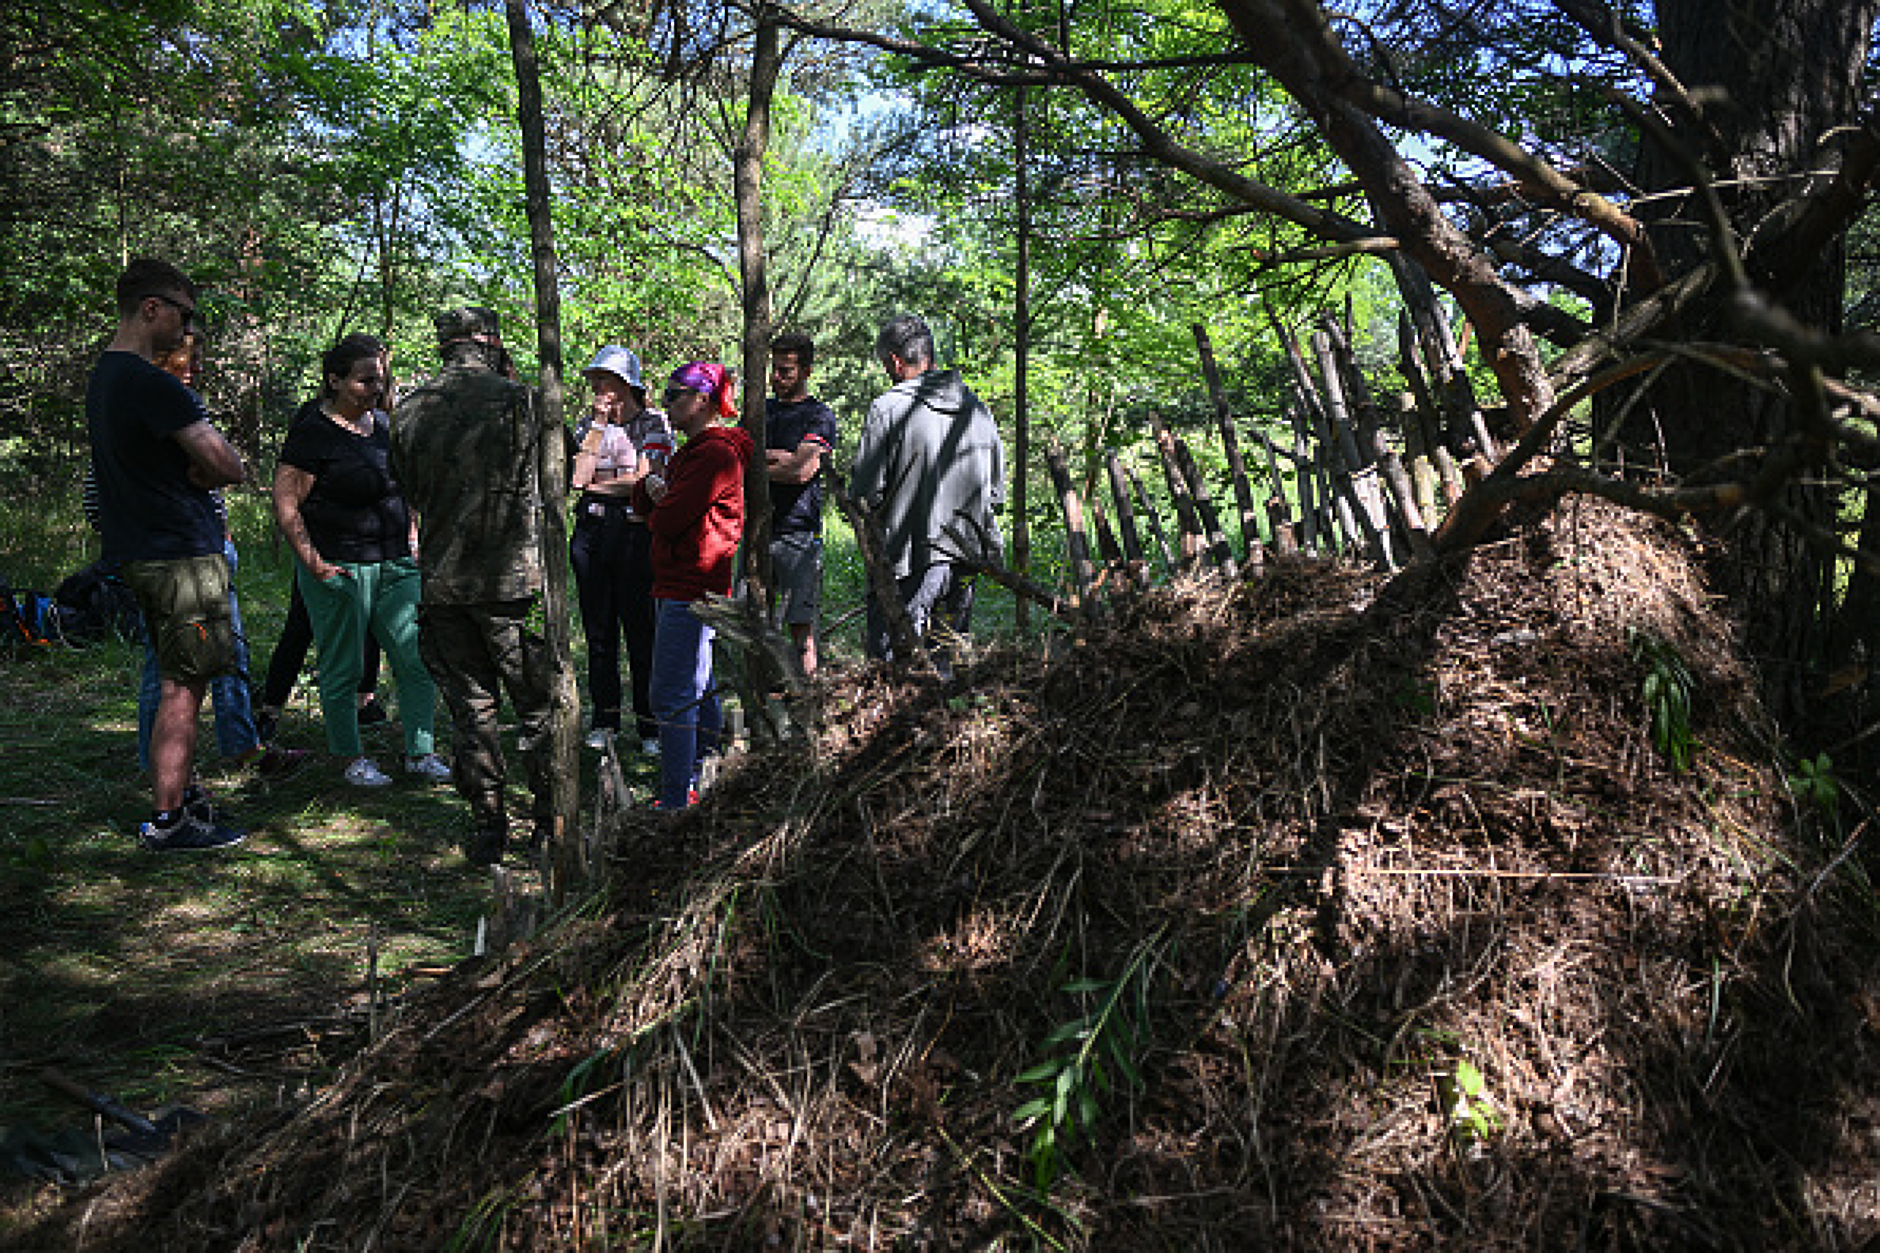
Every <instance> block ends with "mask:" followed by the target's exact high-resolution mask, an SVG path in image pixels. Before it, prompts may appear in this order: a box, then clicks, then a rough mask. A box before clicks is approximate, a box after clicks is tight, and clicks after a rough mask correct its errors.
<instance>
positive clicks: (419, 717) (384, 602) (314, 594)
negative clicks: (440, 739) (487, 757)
mask: <svg viewBox="0 0 1880 1253" xmlns="http://www.w3.org/2000/svg"><path fill="white" fill-rule="evenodd" d="M334 564H336V565H338V566H339V568H340V569H342V570H344V571H345V572H346V573H344V574H336V575H334V576H333V577H332V578H330V579H316V578H314V577H313V574H312V572H311V571H309V570H308V569H307V567H305V566H302V565H297V566H296V568H295V572H294V577H295V578H296V579H298V580H299V581H300V597H301V599H302V600H304V601H306V602H307V620H308V621H309V622H310V623H312V625H313V640H314V643H315V644H316V645H317V646H318V647H319V649H320V717H321V718H322V720H324V721H325V723H326V747H327V750H328V751H329V752H332V753H334V754H335V755H337V756H340V757H347V758H352V757H357V756H359V755H360V753H361V752H362V751H363V749H362V747H361V745H360V741H359V706H358V703H357V697H356V689H357V688H358V686H359V664H360V655H361V653H360V650H361V649H363V648H364V646H365V641H366V632H367V631H368V630H370V631H371V632H372V633H373V634H374V635H376V636H378V637H379V646H380V647H382V648H383V649H384V650H385V655H386V656H387V657H388V658H390V659H391V663H392V677H393V678H394V679H395V680H397V682H398V718H399V721H400V722H402V723H404V727H405V752H406V753H407V754H409V755H410V756H413V757H419V756H422V755H424V754H425V753H428V752H431V751H432V750H433V749H434V748H435V747H436V745H437V740H436V737H435V735H434V734H433V732H432V728H431V720H432V717H433V715H434V714H435V712H436V707H437V686H436V685H435V684H434V683H432V681H431V672H430V671H428V670H426V669H425V668H424V662H423V660H422V659H421V658H420V657H419V656H418V566H417V563H416V562H414V561H412V560H411V559H410V558H408V557H399V558H396V559H394V560H392V561H376V562H347V561H341V562H336V563H334Z"/></svg>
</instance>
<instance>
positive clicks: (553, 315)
mask: <svg viewBox="0 0 1880 1253" xmlns="http://www.w3.org/2000/svg"><path fill="white" fill-rule="evenodd" d="M504 7H505V11H506V13H507V16H508V19H509V53H510V57H511V59H512V60H513V61H514V62H515V68H516V121H517V124H518V125H519V126H520V127H521V131H522V177H523V186H524V189H525V195H526V199H527V208H528V214H529V250H530V254H531V257H532V258H533V260H534V263H535V322H536V343H537V350H538V352H539V353H540V355H541V378H542V383H541V386H542V402H543V407H544V411H545V412H544V417H543V428H542V444H541V448H540V449H539V450H538V454H539V458H540V465H539V476H540V482H541V489H542V569H543V571H544V574H545V579H544V582H545V586H544V588H543V596H544V598H545V599H546V601H547V606H546V609H547V612H546V615H545V617H546V620H547V627H546V631H547V635H548V646H549V650H550V653H551V655H552V656H553V657H554V659H555V678H554V713H553V714H552V716H551V718H550V722H549V735H550V742H551V743H552V744H553V749H552V752H553V756H554V770H553V777H554V781H555V783H554V797H553V808H554V831H553V832H552V834H551V837H550V845H549V858H550V864H549V873H548V879H549V891H550V894H551V896H552V897H553V898H554V899H556V900H557V901H559V900H562V899H564V898H566V896H567V895H568V894H569V893H570V892H572V891H574V890H576V889H577V888H579V887H580V885H581V882H582V880H584V879H585V877H586V866H585V865H584V859H583V857H582V850H581V841H580V839H579V832H578V825H577V820H578V817H579V810H580V800H581V797H580V777H581V776H580V773H579V763H578V762H577V761H576V751H577V746H578V740H577V731H576V724H577V723H578V721H579V718H580V711H581V694H580V692H579V691H577V690H576V688H575V681H574V661H573V658H572V651H571V643H570V640H569V637H568V621H569V615H568V537H567V533H566V530H565V529H564V523H565V520H566V518H567V457H566V455H565V451H566V450H565V449H564V448H563V440H562V409H563V402H562V389H561V288H560V286H559V284H558V283H557V281H556V276H555V223H554V219H553V217H552V215H551V212H550V205H551V203H552V201H551V197H550V192H549V186H548V160H547V144H546V142H545V140H544V138H543V126H542V80H541V75H540V71H539V70H538V69H537V66H536V58H535V31H534V29H533V28H532V27H531V26H530V25H529V6H528V3H527V0H506V3H505V6H504Z"/></svg>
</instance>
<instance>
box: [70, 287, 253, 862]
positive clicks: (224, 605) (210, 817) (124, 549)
mask: <svg viewBox="0 0 1880 1253" xmlns="http://www.w3.org/2000/svg"><path fill="white" fill-rule="evenodd" d="M117 306H118V329H117V333H116V335H114V336H113V337H112V340H111V343H110V344H109V345H108V346H107V347H106V349H105V352H104V355H103V356H102V357H100V358H99V359H98V364H97V365H96V366H95V367H94V368H93V369H92V372H91V380H90V383H89V385H88V386H87V388H86V392H85V418H86V424H87V427H88V429H89V433H90V437H91V461H92V470H93V472H94V474H95V475H96V476H97V481H98V505H99V524H100V530H101V531H102V533H103V536H104V560H105V562H106V563H108V564H110V565H114V566H117V567H119V574H120V576H121V577H122V578H123V580H124V583H125V585H126V586H128V587H129V588H130V589H131V592H132V593H133V594H134V595H135V596H136V597H137V603H138V605H139V607H141V608H142V609H143V611H144V620H145V626H146V628H147V629H148V630H149V632H150V639H151V640H153V641H155V645H156V650H157V668H158V673H159V674H160V675H161V679H162V693H161V695H160V696H159V698H158V702H157V720H156V725H155V727H154V728H152V731H151V744H150V771H151V775H152V777H153V780H154V805H155V812H154V813H153V814H152V815H151V819H150V821H149V822H146V823H143V824H142V825H141V826H140V827H139V828H138V832H137V835H138V839H139V840H140V841H141V842H142V843H143V845H144V847H145V848H148V849H150V850H152V851H155V852H170V851H183V850H195V849H205V848H220V847H224V846H227V845H230V844H237V843H240V842H241V839H242V833H241V832H240V831H238V830H235V829H234V828H232V827H229V826H225V825H223V824H222V823H220V822H218V821H217V820H216V816H215V814H214V811H213V810H212V809H211V808H210V806H209V803H208V799H207V797H205V796H204V795H203V794H202V790H201V789H200V788H198V787H195V786H194V785H192V784H191V783H190V771H191V768H192V765H193V763H194V761H195V755H196V729H197V717H198V715H199V714H200V712H201V710H202V698H203V693H204V692H205V691H206V690H207V689H208V684H209V680H210V679H212V678H215V677H216V676H218V675H222V674H227V673H229V672H230V671H231V670H233V669H234V668H235V667H236V665H237V657H236V649H235V633H234V629H233V626H232V625H231V624H230V622H229V599H228V583H229V571H228V561H227V559H226V558H225V557H224V556H223V555H222V525H221V521H220V519H219V517H218V515H217V513H216V508H215V502H214V500H213V499H212V498H211V497H210V495H209V493H210V492H211V491H212V490H213V489H215V488H218V487H223V486H226V485H228V484H231V483H239V482H241V481H242V477H243V470H242V461H241V457H240V456H239V455H238V454H237V453H236V451H235V449H234V448H233V447H231V446H230V445H229V442H228V441H227V440H225V439H223V438H222V436H221V434H220V432H218V431H217V430H216V429H215V427H213V426H211V425H210V424H209V419H208V417H207V415H205V414H204V413H203V410H202V405H201V403H200V402H199V401H197V399H196V397H195V395H194V394H193V393H191V392H190V390H189V389H188V388H187V387H184V386H183V384H182V383H180V382H178V381H177V380H176V378H175V377H173V376H172V375H170V374H168V373H166V372H165V371H163V370H160V369H158V368H157V366H156V365H155V361H156V359H157V358H158V357H161V356H164V355H166V354H168V353H169V352H171V351H172V350H173V349H174V348H175V347H176V346H177V345H178V344H179V343H181V342H182V340H183V335H184V333H185V331H186V330H187V329H188V328H189V327H190V325H191V324H192V323H193V322H194V321H195V317H196V285H195V284H194V283H193V282H191V281H190V280H189V278H188V277H187V276H186V275H185V274H183V272H182V271H181V270H178V269H177V268H176V267H175V266H173V265H170V264H169V263H168V262H165V261H157V260H152V259H148V258H140V259H138V260H136V261H133V262H131V264H130V265H129V266H128V267H127V268H126V269H125V271H124V273H123V274H122V275H120V276H119V277H118V281H117Z"/></svg>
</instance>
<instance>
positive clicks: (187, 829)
mask: <svg viewBox="0 0 1880 1253" xmlns="http://www.w3.org/2000/svg"><path fill="white" fill-rule="evenodd" d="M247 838H248V836H247V833H246V832H242V831H238V830H236V829H235V828H234V827H231V826H226V825H224V824H223V823H220V822H213V821H210V822H205V821H204V820H203V819H201V818H199V817H197V816H196V815H195V814H193V813H190V812H187V811H185V812H184V814H183V816H182V817H181V818H178V819H177V820H176V822H175V823H174V824H173V825H171V826H167V827H160V826H158V825H157V824H156V823H154V822H146V823H144V824H143V825H142V826H140V827H138V828H137V841H138V843H140V844H142V845H143V846H144V849H145V851H147V852H152V853H200V852H205V851H207V850H209V849H214V848H233V847H234V846H235V845H237V844H240V843H241V842H242V841H243V840H245V839H247Z"/></svg>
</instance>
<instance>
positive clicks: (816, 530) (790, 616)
mask: <svg viewBox="0 0 1880 1253" xmlns="http://www.w3.org/2000/svg"><path fill="white" fill-rule="evenodd" d="M815 363H816V345H815V343H814V342H812V341H811V339H810V337H809V336H807V335H803V334H800V333H797V332H790V333H788V334H784V335H779V336H778V337H777V339H776V342H774V343H773V344H771V346H770V390H771V392H772V395H771V398H770V403H769V404H767V405H765V406H764V472H765V473H766V474H767V475H768V476H769V478H770V513H771V528H772V529H771V539H770V562H771V569H772V571H773V573H774V576H775V578H776V580H777V592H778V594H779V595H780V596H781V597H782V598H783V620H784V622H785V623H787V624H788V625H789V628H790V638H791V639H792V640H793V641H794V642H795V644H796V647H797V655H798V657H799V658H801V660H802V663H803V673H804V674H815V673H816V618H817V616H818V615H819V614H820V613H821V611H822V505H823V478H822V466H823V458H825V457H827V456H828V455H829V454H830V453H831V452H832V451H834V449H835V443H836V415H835V414H834V413H832V412H830V410H829V406H828V405H825V404H824V403H823V402H822V401H820V400H817V399H816V398H815V397H814V396H811V395H810V394H809V374H810V368H811V367H812V366H814V365H815Z"/></svg>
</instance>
